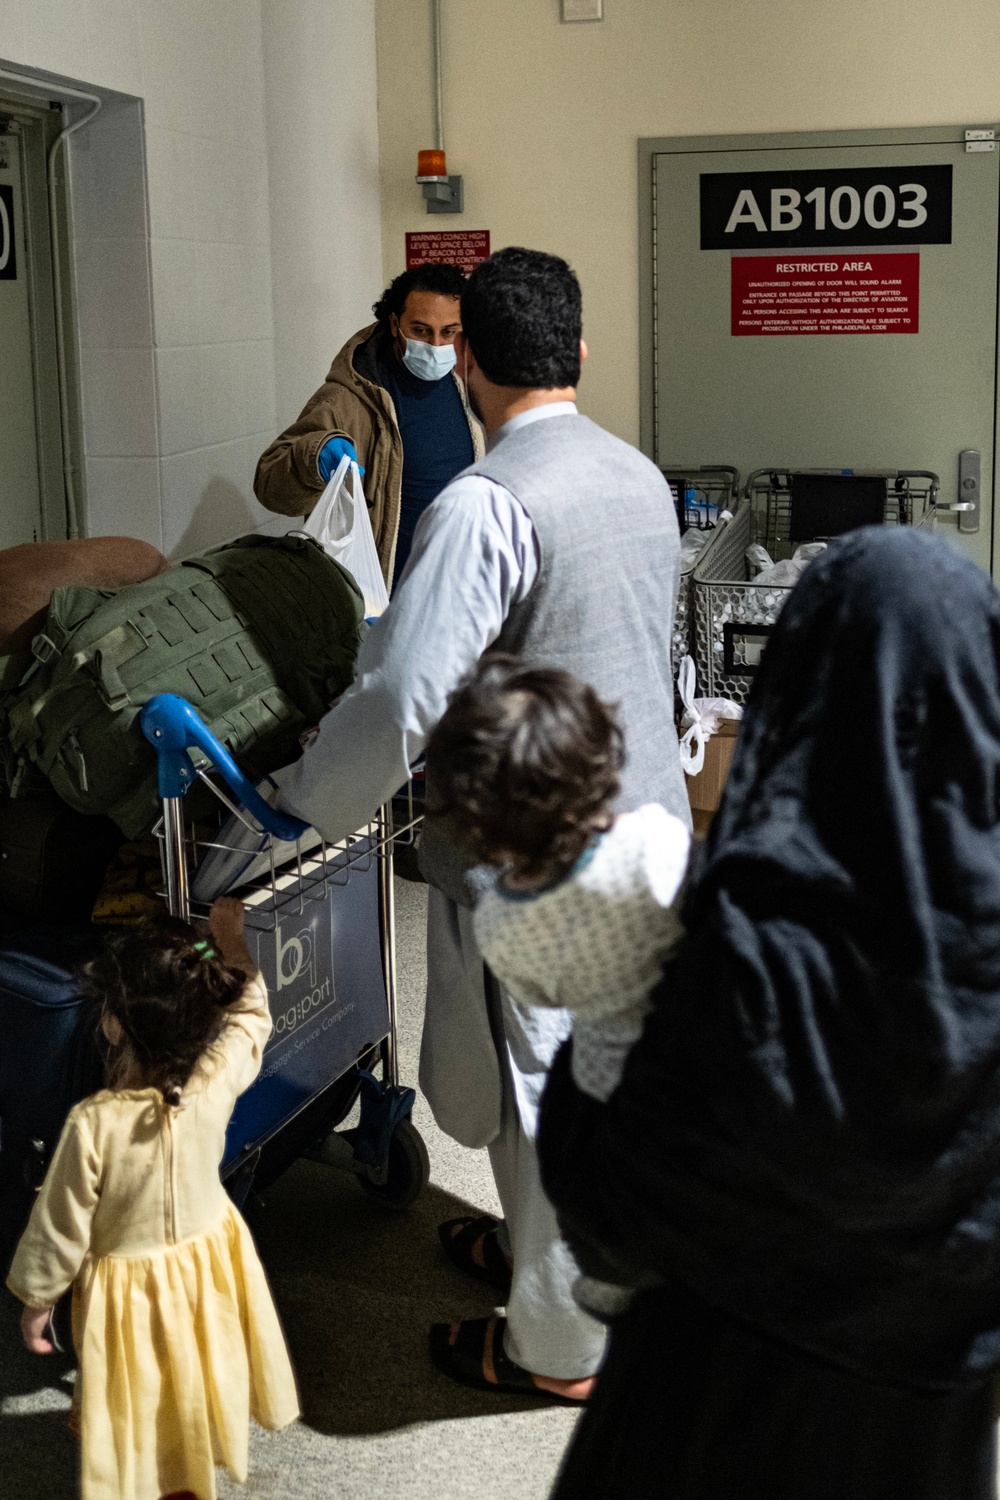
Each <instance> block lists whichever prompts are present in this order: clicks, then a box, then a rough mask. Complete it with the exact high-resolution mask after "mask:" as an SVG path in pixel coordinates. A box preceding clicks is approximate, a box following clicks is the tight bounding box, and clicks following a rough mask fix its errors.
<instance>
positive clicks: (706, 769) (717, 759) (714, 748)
mask: <svg viewBox="0 0 1000 1500" xmlns="http://www.w3.org/2000/svg"><path fill="white" fill-rule="evenodd" d="M739 732H740V721H739V719H723V721H722V723H721V724H720V725H719V728H718V730H717V732H716V733H715V734H713V735H712V738H711V739H710V740H709V741H708V742H707V743H706V745H705V764H704V765H703V766H702V768H701V770H700V771H699V772H698V774H697V776H685V778H684V779H685V781H686V782H687V792H688V801H689V802H690V804H691V811H692V813H693V814H694V815H695V817H694V823H695V829H696V831H698V832H701V831H702V830H703V828H705V827H707V825H708V823H710V822H711V814H712V813H714V812H715V809H716V808H717V807H718V805H719V802H720V801H721V799H722V790H723V787H724V786H725V784H726V778H727V777H728V775H729V766H730V763H731V761H732V758H733V751H734V750H735V749H736V736H737V735H738V734H739ZM699 814H701V815H702V816H699Z"/></svg>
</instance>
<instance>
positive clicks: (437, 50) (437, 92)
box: [431, 0, 444, 151]
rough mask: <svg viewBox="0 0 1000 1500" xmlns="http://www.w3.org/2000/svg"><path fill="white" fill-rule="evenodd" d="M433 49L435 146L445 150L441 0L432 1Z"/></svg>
mask: <svg viewBox="0 0 1000 1500" xmlns="http://www.w3.org/2000/svg"><path fill="white" fill-rule="evenodd" d="M431 48H432V52H433V56H434V145H435V147H436V149H437V150H438V151H443V150H444V95H443V93H442V89H441V0H431Z"/></svg>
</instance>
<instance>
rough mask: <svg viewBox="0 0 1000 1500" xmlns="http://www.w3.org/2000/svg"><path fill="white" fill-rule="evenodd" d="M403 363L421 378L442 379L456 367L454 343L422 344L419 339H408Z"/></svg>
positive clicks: (411, 372) (412, 373)
mask: <svg viewBox="0 0 1000 1500" xmlns="http://www.w3.org/2000/svg"><path fill="white" fill-rule="evenodd" d="M403 364H404V365H405V366H406V368H407V369H408V370H409V372H410V374H411V375H416V376H418V377H419V379H421V380H442V379H443V378H444V377H445V375H448V374H450V372H451V371H452V370H453V369H454V368H455V348H454V345H453V344H422V343H421V342H420V340H419V339H407V340H406V353H405V354H404V355H403Z"/></svg>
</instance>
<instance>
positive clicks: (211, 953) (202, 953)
mask: <svg viewBox="0 0 1000 1500" xmlns="http://www.w3.org/2000/svg"><path fill="white" fill-rule="evenodd" d="M194 951H195V952H196V953H197V955H198V957H199V958H201V959H207V958H215V957H217V954H216V952H215V949H214V948H213V947H211V946H210V944H208V943H207V942H206V941H205V939H204V938H202V939H201V940H200V942H197V943H195V944H194Z"/></svg>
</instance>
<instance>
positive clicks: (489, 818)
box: [426, 652, 625, 881]
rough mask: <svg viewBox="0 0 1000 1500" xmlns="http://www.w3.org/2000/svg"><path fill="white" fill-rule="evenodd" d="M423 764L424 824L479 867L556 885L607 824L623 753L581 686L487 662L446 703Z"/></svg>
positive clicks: (501, 660)
mask: <svg viewBox="0 0 1000 1500" xmlns="http://www.w3.org/2000/svg"><path fill="white" fill-rule="evenodd" d="M426 760H427V808H426V812H427V816H428V817H429V818H434V819H441V820H442V823H443V824H444V825H445V826H446V827H447V830H448V832H449V833H450V834H451V835H452V836H453V837H455V838H456V839H457V840H458V841H459V842H460V843H461V844H462V845H463V847H464V848H466V849H468V850H469V852H470V853H472V854H473V855H474V856H475V857H476V858H477V859H479V860H481V861H483V862H484V863H485V864H490V865H494V866H498V867H499V866H502V865H505V864H507V863H508V862H510V864H511V867H512V869H513V871H514V873H516V874H517V875H522V876H527V877H528V878H530V879H546V880H552V881H555V880H558V879H560V878H561V877H562V875H564V874H565V873H566V872H567V871H568V870H570V869H571V868H572V866H573V865H574V864H575V863H576V861H577V860H578V859H579V857H580V855H581V854H582V853H583V851H584V849H585V848H586V847H587V845H588V843H589V842H590V840H591V839H592V838H593V836H594V833H595V832H596V831H597V830H598V829H600V828H602V827H607V826H608V824H609V823H610V821H611V818H610V812H609V807H610V804H611V802H612V801H613V800H614V798H615V796H616V795H617V792H618V787H619V779H620V774H621V769H622V766H623V765H624V763H625V746H624V739H623V736H622V732H621V730H620V728H619V727H618V725H617V723H616V722H615V719H614V709H613V708H611V707H610V706H609V705H608V704H606V703H602V702H601V700H600V699H599V698H598V696H597V694H596V693H595V692H594V690H593V688H592V687H589V686H588V685H587V684H586V683H585V682H581V681H580V680H579V678H577V677H574V676H573V675H572V673H570V672H563V671H560V670H559V669H558V668H555V667H539V666H530V665H527V664H526V663H525V662H523V661H521V660H520V659H519V658H518V657H515V656H506V655H504V654H502V653H501V652H492V653H488V654H487V655H486V656H484V657H483V658H482V660H481V661H480V662H479V665H478V666H477V667H476V670H475V671H474V672H473V673H472V675H471V676H470V677H469V678H467V679H466V681H465V682H464V683H462V684H461V686H460V687H459V688H458V689H457V690H456V691H455V692H454V693H452V695H451V697H450V698H449V700H448V708H447V710H446V712H445V714H444V716H443V718H442V719H441V722H440V723H439V724H438V726H437V728H436V729H435V730H434V732H433V734H432V735H431V737H430V740H429V742H428V745H427V751H426Z"/></svg>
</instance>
